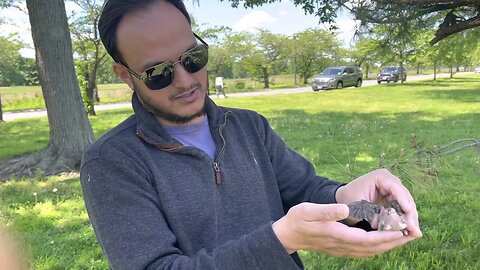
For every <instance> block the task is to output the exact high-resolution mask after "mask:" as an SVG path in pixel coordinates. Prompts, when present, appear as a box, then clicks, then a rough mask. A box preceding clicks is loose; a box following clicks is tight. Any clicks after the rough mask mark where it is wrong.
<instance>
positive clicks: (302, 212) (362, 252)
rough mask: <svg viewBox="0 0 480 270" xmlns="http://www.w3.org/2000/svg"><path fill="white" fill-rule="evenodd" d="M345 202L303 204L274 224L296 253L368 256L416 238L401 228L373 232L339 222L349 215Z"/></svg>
mask: <svg viewBox="0 0 480 270" xmlns="http://www.w3.org/2000/svg"><path fill="white" fill-rule="evenodd" d="M348 211H349V210H348V207H347V205H345V204H313V203H301V204H299V205H296V206H294V207H292V208H291V209H290V210H289V211H288V213H287V214H286V215H285V216H284V217H282V218H281V219H279V220H278V221H276V222H275V223H273V225H272V227H273V231H274V232H275V234H276V235H277V237H278V239H279V240H280V242H281V243H282V244H283V246H284V247H285V248H286V249H287V251H288V253H290V254H291V253H293V252H295V251H297V250H300V249H306V250H311V251H316V252H321V253H325V254H328V255H332V256H348V257H355V258H361V257H368V256H373V255H377V254H380V253H383V252H385V251H388V250H390V249H393V248H396V247H399V246H402V245H404V244H406V243H407V242H409V241H412V240H414V239H415V237H412V236H404V235H403V234H402V233H401V232H400V231H382V232H377V231H372V232H366V231H364V230H362V229H358V228H352V227H348V226H346V225H344V224H342V223H339V222H336V221H338V220H342V219H344V218H346V217H347V216H348Z"/></svg>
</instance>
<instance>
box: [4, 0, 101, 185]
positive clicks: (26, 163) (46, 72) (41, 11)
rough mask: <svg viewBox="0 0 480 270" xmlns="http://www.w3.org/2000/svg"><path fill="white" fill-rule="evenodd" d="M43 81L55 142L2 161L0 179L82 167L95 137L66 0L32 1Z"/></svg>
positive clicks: (39, 67) (30, 9) (29, 0)
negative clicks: (77, 67)
mask: <svg viewBox="0 0 480 270" xmlns="http://www.w3.org/2000/svg"><path fill="white" fill-rule="evenodd" d="M27 9H28V13H29V18H30V25H31V30H32V37H33V43H34V45H35V56H36V62H37V68H38V71H39V72H38V73H39V77H40V85H41V87H42V93H43V97H44V99H45V105H46V108H47V114H48V123H49V126H50V141H49V143H48V145H47V146H46V147H45V148H44V149H42V150H40V151H39V152H36V153H33V154H29V155H27V156H23V157H19V158H14V159H11V160H9V161H7V162H4V164H3V165H1V166H0V180H2V179H3V180H8V179H9V178H11V177H12V176H16V177H32V176H33V175H35V173H36V172H37V171H38V170H40V171H42V172H43V174H44V175H52V174H57V173H60V172H66V171H74V170H77V169H79V167H80V162H81V158H82V154H83V152H84V151H85V149H86V148H87V147H88V146H89V145H90V144H91V143H92V142H93V141H94V136H93V131H92V127H91V125H90V122H89V121H88V117H87V113H86V110H85V107H84V106H83V103H82V98H81V95H80V89H79V86H78V82H77V78H76V76H75V68H74V64H73V56H72V43H71V39H70V33H69V28H68V24H67V16H66V11H65V4H64V1H63V0H27Z"/></svg>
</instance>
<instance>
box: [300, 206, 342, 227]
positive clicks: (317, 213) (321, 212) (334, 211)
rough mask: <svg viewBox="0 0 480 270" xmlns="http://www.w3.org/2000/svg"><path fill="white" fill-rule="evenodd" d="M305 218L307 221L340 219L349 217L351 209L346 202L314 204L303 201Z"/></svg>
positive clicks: (303, 215)
mask: <svg viewBox="0 0 480 270" xmlns="http://www.w3.org/2000/svg"><path fill="white" fill-rule="evenodd" d="M298 206H300V207H302V209H301V211H302V217H303V220H305V221H307V222H315V221H338V220H342V219H345V218H347V217H348V214H349V210H348V206H347V205H345V204H314V203H302V204H300V205H298Z"/></svg>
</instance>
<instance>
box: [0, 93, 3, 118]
mask: <svg viewBox="0 0 480 270" xmlns="http://www.w3.org/2000/svg"><path fill="white" fill-rule="evenodd" d="M0 122H3V111H2V95H1V94H0Z"/></svg>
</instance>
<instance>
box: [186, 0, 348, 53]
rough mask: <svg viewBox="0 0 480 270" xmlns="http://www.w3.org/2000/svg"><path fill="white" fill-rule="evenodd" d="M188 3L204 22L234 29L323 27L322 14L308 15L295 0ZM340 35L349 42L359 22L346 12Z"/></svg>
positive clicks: (188, 0)
mask: <svg viewBox="0 0 480 270" xmlns="http://www.w3.org/2000/svg"><path fill="white" fill-rule="evenodd" d="M185 5H186V6H187V9H188V10H189V11H190V13H191V14H192V15H193V17H194V18H195V19H196V20H197V21H198V22H199V23H200V24H207V25H208V26H221V25H223V26H228V27H230V28H232V29H233V30H234V31H254V29H255V28H264V29H267V30H270V31H271V32H273V33H279V34H286V35H291V34H293V33H295V32H300V31H303V30H304V29H306V28H311V27H312V28H313V27H321V28H325V26H324V25H323V24H320V25H319V24H318V18H316V17H315V16H313V15H305V13H304V11H303V9H302V8H301V7H300V6H297V7H295V5H294V4H293V3H292V1H289V0H282V1H281V2H276V3H273V4H267V5H263V6H260V7H256V8H254V9H251V8H249V9H245V8H244V7H243V5H242V4H240V5H239V7H238V8H232V7H231V5H230V3H228V2H225V1H224V2H220V1H213V0H209V1H206V0H200V6H198V5H196V4H193V3H192V0H186V1H185ZM337 25H338V27H339V28H340V29H339V32H340V33H339V39H340V40H342V41H343V42H344V43H346V44H345V45H346V46H348V43H350V40H351V39H352V36H353V33H354V27H355V22H354V21H353V20H352V19H351V18H349V16H347V15H346V14H340V16H339V17H338V20H337Z"/></svg>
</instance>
